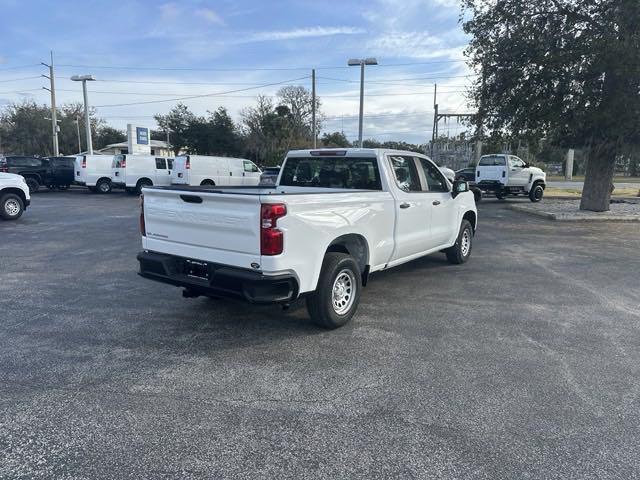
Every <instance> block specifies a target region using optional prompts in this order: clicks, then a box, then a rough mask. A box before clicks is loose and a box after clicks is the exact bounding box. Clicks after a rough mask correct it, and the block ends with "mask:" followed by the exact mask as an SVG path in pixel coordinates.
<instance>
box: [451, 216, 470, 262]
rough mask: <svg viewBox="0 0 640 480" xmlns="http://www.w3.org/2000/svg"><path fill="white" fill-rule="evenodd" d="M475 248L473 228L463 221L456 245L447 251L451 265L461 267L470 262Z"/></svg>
mask: <svg viewBox="0 0 640 480" xmlns="http://www.w3.org/2000/svg"><path fill="white" fill-rule="evenodd" d="M472 247H473V228H472V227H471V223H469V221H468V220H462V224H461V225H460V231H459V232H458V238H456V243H454V244H453V246H452V247H449V248H447V249H446V250H445V253H446V254H447V260H449V263H453V264H454V265H459V264H461V263H464V262H466V261H467V260H469V257H470V256H471V248H472Z"/></svg>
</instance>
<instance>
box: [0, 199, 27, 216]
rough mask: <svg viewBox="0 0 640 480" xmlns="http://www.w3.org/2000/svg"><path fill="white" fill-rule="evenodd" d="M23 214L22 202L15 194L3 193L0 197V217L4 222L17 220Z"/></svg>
mask: <svg viewBox="0 0 640 480" xmlns="http://www.w3.org/2000/svg"><path fill="white" fill-rule="evenodd" d="M22 212H24V202H23V201H22V198H20V196H19V195H16V194H15V193H5V194H4V195H2V196H0V217H2V218H4V219H5V220H17V219H19V218H20V217H21V216H22Z"/></svg>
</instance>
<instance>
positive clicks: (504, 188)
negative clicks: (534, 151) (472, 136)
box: [475, 154, 547, 203]
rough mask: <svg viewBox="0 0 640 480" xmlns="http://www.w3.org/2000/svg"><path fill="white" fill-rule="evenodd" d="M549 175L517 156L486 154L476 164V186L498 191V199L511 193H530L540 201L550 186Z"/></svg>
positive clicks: (535, 199)
mask: <svg viewBox="0 0 640 480" xmlns="http://www.w3.org/2000/svg"><path fill="white" fill-rule="evenodd" d="M546 182H547V175H546V174H545V173H544V172H543V171H542V170H541V169H539V168H538V167H532V166H530V165H529V164H528V163H526V162H524V161H523V160H521V159H520V158H518V157H516V156H515V155H506V154H497V155H483V156H482V157H480V161H479V162H478V166H477V167H476V182H475V183H476V187H478V188H479V189H480V190H482V191H485V192H492V193H495V195H496V198H498V200H504V198H505V197H506V196H507V195H528V196H529V200H531V201H532V202H534V203H535V202H539V201H540V200H542V196H543V195H544V189H545V188H546V186H547V183H546Z"/></svg>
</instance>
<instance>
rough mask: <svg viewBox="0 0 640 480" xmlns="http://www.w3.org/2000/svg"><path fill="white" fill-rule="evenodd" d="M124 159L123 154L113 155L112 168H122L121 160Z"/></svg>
mask: <svg viewBox="0 0 640 480" xmlns="http://www.w3.org/2000/svg"><path fill="white" fill-rule="evenodd" d="M123 160H124V155H116V156H114V157H113V168H122V161H123Z"/></svg>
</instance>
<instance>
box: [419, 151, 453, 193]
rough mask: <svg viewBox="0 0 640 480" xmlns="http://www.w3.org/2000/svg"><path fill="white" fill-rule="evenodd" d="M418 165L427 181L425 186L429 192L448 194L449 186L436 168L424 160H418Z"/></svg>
mask: <svg viewBox="0 0 640 480" xmlns="http://www.w3.org/2000/svg"><path fill="white" fill-rule="evenodd" d="M419 160H420V165H421V166H422V170H423V171H424V176H425V177H426V179H427V186H428V187H429V191H430V192H448V191H449V186H448V185H447V181H446V180H445V178H444V175H442V172H441V171H440V169H439V168H438V167H436V166H435V165H434V164H433V163H431V162H430V161H429V160H427V159H426V158H420V159H419Z"/></svg>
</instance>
